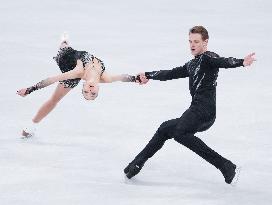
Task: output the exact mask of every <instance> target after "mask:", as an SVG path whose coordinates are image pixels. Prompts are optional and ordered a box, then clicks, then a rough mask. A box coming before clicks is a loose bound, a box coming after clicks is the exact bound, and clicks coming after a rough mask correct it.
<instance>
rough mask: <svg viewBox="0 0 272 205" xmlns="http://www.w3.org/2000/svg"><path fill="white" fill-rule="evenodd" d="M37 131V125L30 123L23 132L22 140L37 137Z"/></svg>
mask: <svg viewBox="0 0 272 205" xmlns="http://www.w3.org/2000/svg"><path fill="white" fill-rule="evenodd" d="M36 130H37V123H33V122H30V123H29V125H28V126H26V127H25V128H24V129H23V131H22V139H24V138H30V137H34V136H35V132H36Z"/></svg>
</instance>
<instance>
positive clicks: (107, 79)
mask: <svg viewBox="0 0 272 205" xmlns="http://www.w3.org/2000/svg"><path fill="white" fill-rule="evenodd" d="M137 80H138V78H137V76H133V75H128V74H121V75H111V74H109V73H106V72H104V73H103V75H102V76H101V79H100V82H101V83H113V82H116V81H121V82H136V81H137Z"/></svg>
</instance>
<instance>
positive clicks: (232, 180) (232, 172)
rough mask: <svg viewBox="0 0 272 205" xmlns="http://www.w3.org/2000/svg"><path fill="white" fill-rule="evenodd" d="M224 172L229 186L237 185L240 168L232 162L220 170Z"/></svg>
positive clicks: (228, 162) (226, 163)
mask: <svg viewBox="0 0 272 205" xmlns="http://www.w3.org/2000/svg"><path fill="white" fill-rule="evenodd" d="M220 171H221V172H222V174H223V176H224V178H225V182H226V183H227V184H232V185H235V184H236V182H237V180H238V175H239V172H240V168H237V167H236V165H235V164H233V163H232V162H230V161H227V162H225V163H224V165H223V167H222V168H221V169H220Z"/></svg>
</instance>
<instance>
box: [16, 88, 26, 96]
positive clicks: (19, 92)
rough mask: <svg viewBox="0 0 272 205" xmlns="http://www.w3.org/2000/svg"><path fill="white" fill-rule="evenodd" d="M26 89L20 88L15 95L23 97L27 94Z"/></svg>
mask: <svg viewBox="0 0 272 205" xmlns="http://www.w3.org/2000/svg"><path fill="white" fill-rule="evenodd" d="M26 90H27V88H23V89H20V90H18V91H17V95H20V96H22V97H25V96H26V95H27V94H26Z"/></svg>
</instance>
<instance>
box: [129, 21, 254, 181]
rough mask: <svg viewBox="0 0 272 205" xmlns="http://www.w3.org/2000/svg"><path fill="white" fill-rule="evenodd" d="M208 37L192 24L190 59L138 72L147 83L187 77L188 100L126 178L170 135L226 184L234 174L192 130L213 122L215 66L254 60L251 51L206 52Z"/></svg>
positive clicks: (162, 127)
mask: <svg viewBox="0 0 272 205" xmlns="http://www.w3.org/2000/svg"><path fill="white" fill-rule="evenodd" d="M208 40H209V35H208V31H207V30H206V29H205V28H204V27H203V26H195V27H193V28H191V29H190V30H189V43H190V49H191V53H192V55H193V56H194V58H193V59H192V60H190V61H189V62H187V63H186V64H185V65H183V66H180V67H176V68H173V69H172V70H160V71H153V72H145V73H140V79H141V81H140V82H139V83H140V84H145V83H147V82H148V80H149V79H152V80H160V81H166V80H172V79H178V78H186V77H189V89H190V94H191V96H192V102H191V105H190V107H189V108H188V109H187V110H186V111H185V112H184V113H183V114H182V116H181V117H180V118H177V119H172V120H168V121H166V122H163V123H162V124H161V125H160V127H159V128H158V130H157V132H156V133H155V135H154V136H153V137H152V139H151V140H150V141H149V142H148V144H147V145H146V146H145V148H144V149H143V150H142V151H141V152H140V153H139V154H138V155H137V156H136V157H135V159H134V160H133V161H132V162H131V163H129V165H128V166H127V167H126V168H125V169H124V173H125V174H126V176H127V177H128V178H129V179H130V178H132V177H134V176H135V175H136V174H138V173H139V172H140V170H141V169H142V167H143V165H144V163H145V162H146V161H147V160H148V159H149V158H151V157H152V156H153V155H154V154H155V153H156V152H157V151H158V150H159V149H161V147H162V146H163V144H164V143H165V141H166V140H168V139H171V138H174V140H175V141H177V142H178V143H180V144H182V145H184V146H186V147H187V148H189V149H190V150H192V151H193V152H195V153H196V154H198V155H199V156H200V157H202V158H203V159H205V160H206V161H207V162H209V163H210V164H212V165H213V166H215V167H216V168H217V169H219V170H220V171H221V172H222V174H223V176H224V178H225V182H226V183H228V184H230V183H232V181H233V179H234V177H235V175H236V174H237V167H236V165H235V164H234V163H232V162H231V161H230V160H228V159H226V158H224V157H222V156H221V155H219V154H218V153H217V152H215V151H214V150H212V149H211V148H210V147H208V146H207V145H206V144H205V143H204V142H203V141H202V140H201V139H199V138H198V137H196V136H195V133H197V132H201V131H205V130H207V129H209V128H210V127H211V126H212V125H213V123H214V121H215V118H216V85H217V83H216V80H217V76H218V72H219V68H235V67H240V66H250V65H251V64H252V63H253V61H255V59H254V55H255V54H254V53H251V54H249V55H247V56H246V57H245V58H244V59H236V58H233V57H229V58H223V57H219V55H217V54H216V53H214V52H210V51H207V45H208Z"/></svg>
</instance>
